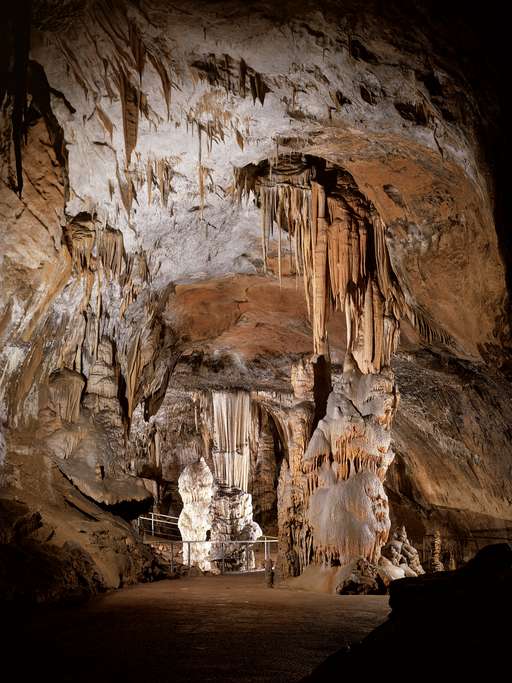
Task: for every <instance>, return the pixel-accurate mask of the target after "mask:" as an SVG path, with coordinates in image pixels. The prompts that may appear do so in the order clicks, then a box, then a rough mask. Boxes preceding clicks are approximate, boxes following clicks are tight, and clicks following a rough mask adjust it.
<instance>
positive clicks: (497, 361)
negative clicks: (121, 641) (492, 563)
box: [0, 0, 512, 590]
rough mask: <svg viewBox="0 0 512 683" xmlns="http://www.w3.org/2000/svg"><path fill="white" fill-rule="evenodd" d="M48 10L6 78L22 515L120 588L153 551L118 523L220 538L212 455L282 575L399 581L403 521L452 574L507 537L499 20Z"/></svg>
mask: <svg viewBox="0 0 512 683" xmlns="http://www.w3.org/2000/svg"><path fill="white" fill-rule="evenodd" d="M31 4H32V20H31V25H28V24H27V25H26V26H24V27H22V26H20V25H19V24H16V26H17V29H16V30H23V31H24V32H25V34H26V37H27V38H29V40H28V41H27V44H28V45H29V51H28V52H27V53H26V54H23V55H21V53H20V49H19V45H18V43H16V41H15V35H16V34H15V23H16V22H15V19H14V18H13V15H12V12H11V11H10V10H9V11H8V12H6V15H5V18H6V25H7V29H8V30H6V31H5V34H6V39H5V49H4V50H3V51H2V55H1V56H0V61H1V69H0V73H1V74H2V83H0V86H1V87H0V93H1V102H0V105H1V108H0V159H1V169H0V180H1V183H0V218H1V223H2V227H1V229H0V485H1V487H2V490H1V500H7V501H12V500H16V501H18V502H20V503H22V504H24V505H26V506H27V507H28V509H29V510H30V511H36V510H39V509H40V510H41V514H42V518H43V520H49V521H48V522H43V523H44V524H45V523H47V524H48V525H49V527H51V530H52V531H54V533H53V535H52V536H50V532H49V533H48V535H47V537H46V538H47V539H49V540H47V541H44V543H43V545H44V544H45V543H46V544H47V545H48V548H49V552H50V554H51V553H56V554H57V555H58V553H59V552H60V551H62V553H63V556H65V558H67V559H65V562H67V561H68V559H69V553H68V550H69V546H66V548H64V546H65V544H66V543H68V542H76V543H79V544H80V547H81V548H82V550H83V551H84V552H85V553H87V555H88V556H89V557H90V558H91V563H92V564H91V565H90V566H93V567H94V568H95V569H94V572H97V573H98V576H100V575H101V576H102V577H103V579H101V581H100V583H101V584H102V585H108V586H114V585H119V583H120V582H122V581H124V580H125V578H120V577H130V578H129V579H128V578H127V579H126V580H132V579H133V580H134V577H135V576H138V577H141V576H143V575H144V571H143V570H142V569H141V567H142V564H143V563H138V564H137V563H135V564H137V571H135V570H134V571H133V572H132V571H131V569H130V566H131V560H130V558H131V557H132V555H133V554H135V555H137V554H140V557H142V556H143V555H144V551H143V549H140V548H139V549H138V550H137V551H134V553H132V550H127V548H128V545H127V544H126V543H125V542H124V541H123V540H122V539H123V538H130V539H132V540H131V541H130V543H131V542H132V541H133V543H135V544H136V541H135V540H134V539H133V537H132V536H131V535H130V534H131V532H129V530H128V531H127V530H126V529H125V526H124V523H118V522H117V521H112V519H111V520H110V521H108V520H109V518H108V514H109V513H108V512H107V511H106V510H105V509H103V508H104V507H107V508H110V509H111V510H113V511H115V512H118V513H121V512H122V514H123V515H124V516H125V518H126V520H127V521H132V520H133V519H134V518H135V517H136V516H137V514H138V513H139V512H141V511H142V510H144V509H148V506H151V505H154V507H155V509H157V510H159V511H160V512H162V513H164V514H167V513H170V514H172V515H176V516H178V515H180V513H182V509H183V510H184V511H185V512H183V524H184V529H185V528H187V529H189V532H188V533H192V531H193V529H194V528H196V526H195V522H194V520H193V517H190V518H189V520H188V521H185V520H186V515H187V514H189V513H188V512H187V511H186V510H185V508H186V507H187V506H188V505H192V504H194V495H196V494H195V493H194V486H195V484H194V482H195V479H194V477H192V479H191V480H190V481H188V483H187V477H189V475H188V474H187V475H185V474H184V472H189V474H190V472H192V471H195V470H193V469H192V470H190V471H189V470H188V469H187V468H189V467H192V468H194V467H199V465H197V463H202V464H201V465H200V468H201V471H202V472H203V474H202V475H201V476H199V475H198V476H197V477H196V478H197V481H198V482H201V481H203V479H202V477H203V475H204V477H205V481H206V480H208V481H209V477H208V475H207V471H208V472H209V473H210V476H212V477H213V481H212V482H211V483H207V484H204V485H203V484H200V483H199V484H198V486H199V488H200V489H201V487H202V488H204V489H205V492H206V491H207V490H208V491H210V489H211V491H210V493H211V496H210V503H209V504H208V505H209V510H210V511H209V512H207V511H206V508H207V507H208V506H207V505H206V502H207V501H206V498H208V495H210V494H208V493H205V496H206V498H205V500H204V501H203V502H204V510H202V511H201V512H199V511H198V512H197V514H198V515H199V517H201V519H203V522H201V524H200V525H199V526H198V527H197V528H198V529H199V528H200V529H201V536H202V535H205V534H206V531H207V530H210V531H211V533H213V531H214V526H215V524H214V521H213V519H212V520H210V522H208V521H207V520H208V519H209V518H208V515H209V514H210V513H211V510H213V509H215V510H217V512H216V513H215V514H216V519H217V522H218V529H219V531H218V533H219V535H220V536H223V535H225V534H226V533H227V532H226V530H225V529H224V526H223V525H224V524H228V522H227V521H226V520H230V521H229V525H230V528H231V529H232V530H233V533H235V534H236V535H240V536H242V537H245V536H247V537H250V538H253V537H254V535H255V534H256V533H257V528H256V527H257V525H259V528H260V529H261V530H262V531H263V532H264V533H271V534H277V536H278V537H279V562H278V565H279V567H280V570H281V572H282V573H283V574H285V575H296V574H298V573H300V572H302V571H304V569H305V568H306V567H308V566H309V565H310V563H311V562H315V561H322V559H326V558H329V559H330V560H332V561H333V562H338V561H340V558H342V559H343V562H345V561H346V562H352V561H357V560H359V559H361V557H362V558H364V559H365V561H370V560H372V561H377V560H378V557H379V553H380V548H381V547H382V545H383V544H384V543H385V541H386V536H387V533H388V531H389V528H390V526H389V525H390V520H391V522H392V524H393V526H394V527H395V528H398V527H400V526H402V524H405V526H406V528H407V532H408V534H409V537H410V542H411V545H412V546H414V547H416V548H418V550H421V552H422V553H423V549H425V553H426V552H427V550H426V549H427V548H429V547H430V540H431V537H432V536H433V534H434V533H435V532H436V530H439V531H440V533H441V536H442V539H443V543H442V547H443V551H442V552H443V553H445V554H446V555H447V556H446V557H443V558H442V559H441V561H442V562H443V563H444V564H446V563H447V562H448V564H449V563H450V562H452V563H455V564H457V563H459V562H462V561H464V560H465V559H467V558H468V557H469V556H470V555H471V554H473V552H474V551H475V550H476V549H477V548H478V547H480V546H481V545H482V544H485V542H488V540H489V536H492V538H494V539H496V540H498V539H500V538H501V537H508V536H509V535H510V527H511V522H512V512H511V510H512V506H511V501H512V488H511V486H512V484H511V481H512V477H511V476H510V474H511V469H510V468H511V464H510V463H511V458H512V435H511V433H510V428H509V425H510V422H511V420H512V415H510V401H509V396H510V368H511V367H512V365H511V364H510V358H511V349H512V343H511V326H510V297H509V283H510V272H511V270H510V268H511V264H512V259H511V252H510V245H509V240H508V233H509V230H508V227H507V226H508V224H509V216H508V214H507V210H508V209H507V204H506V200H507V198H508V194H509V193H508V177H507V176H506V175H505V174H506V173H508V166H509V158H510V155H509V154H508V153H507V150H506V145H505V144H504V143H503V135H502V134H501V126H502V121H503V120H504V116H503V114H504V112H505V111H506V109H503V108H502V106H501V102H500V97H501V93H502V92H503V87H502V84H501V83H500V82H498V81H499V79H498V78H497V76H496V74H497V70H496V68H494V66H493V59H494V56H493V55H494V54H495V53H494V52H493V50H494V49H497V46H496V45H495V42H496V41H493V45H492V46H491V47H492V48H493V49H492V50H489V49H486V46H485V45H484V43H485V40H484V37H482V35H481V34H482V29H481V26H480V21H479V23H478V25H476V24H475V25H473V23H472V21H471V12H470V11H469V9H468V8H467V7H465V8H464V11H463V12H460V13H456V15H457V16H456V21H455V19H449V18H447V20H446V21H439V20H438V19H437V18H436V17H435V16H434V15H433V14H432V15H430V14H429V13H428V12H427V11H426V10H425V9H424V8H423V7H422V6H421V7H420V5H421V3H420V4H418V3H407V2H400V1H398V0H397V2H393V3H391V4H389V5H388V3H366V4H365V6H364V7H363V6H362V4H361V2H356V0H353V1H352V0H345V1H343V2H341V1H340V0H328V1H327V2H323V3H318V2H302V1H299V2H297V3H291V4H290V3H285V4H284V5H282V3H281V4H280V3H275V2H271V1H270V0H268V1H267V0H262V1H261V2H259V3H249V4H247V3H243V2H239V1H237V0H229V1H228V2H225V3H222V7H221V6H220V5H219V4H218V3H217V4H215V3H214V4H212V3H204V2H201V1H199V0H197V1H190V0H186V1H185V0H176V2H173V3H172V5H170V4H169V3H168V2H164V1H163V0H145V1H144V2H143V3H131V2H124V0H113V1H110V0H109V1H108V2H107V0H94V1H93V2H87V3H76V2H63V3H53V2H46V1H43V0H41V1H39V0H34V2H33V3H31ZM460 22H462V23H463V24H464V27H465V30H459V29H460ZM479 41H483V43H482V44H483V45H484V46H483V47H482V49H478V50H473V47H472V49H471V50H468V49H467V48H468V45H471V46H474V45H477V46H479V45H480V42H479ZM22 42H23V41H22ZM487 47H488V46H487ZM473 55H475V56H473ZM481 55H485V59H481V58H480V57H481ZM4 81H5V82H4ZM505 179H506V180H505ZM504 188H505V189H504ZM399 392H400V393H401V395H402V401H401V403H400V405H399V404H398V396H399ZM394 454H396V456H395V457H394ZM190 476H192V475H190ZM194 476H195V475H194ZM181 477H184V479H183V481H182V480H181ZM215 480H216V481H215ZM180 481H182V487H183V492H184V493H183V496H182V495H180V492H179V490H178V489H179V487H180V484H179V482H180ZM454 482H455V483H456V485H454ZM222 485H225V486H227V487H229V489H230V492H229V495H226V496H224V495H223V491H222ZM235 489H236V494H235V493H234V491H235ZM71 494H73V495H71ZM70 497H71V498H70ZM75 497H76V499H77V500H79V501H80V504H79V508H80V510H82V507H83V502H84V501H85V500H87V501H88V503H87V512H86V513H84V512H83V511H78V510H76V509H75V508H74V507H73V505H75V504H76V500H75ZM249 497H251V498H250V499H249ZM70 499H72V501H73V502H71V503H70V502H69V501H70ZM187 500H188V502H186V501H187ZM388 501H389V508H388ZM195 502H198V501H195ZM89 506H92V507H89ZM100 506H103V507H100ZM234 511H236V513H235V512H234ZM329 511H330V512H332V513H333V514H334V516H335V519H334V521H333V522H332V523H331V521H330V517H329V515H330V512H329ZM190 514H192V513H190ZM194 514H195V512H194ZM67 515H69V516H70V517H69V520H68V518H67ZM87 515H89V516H92V517H94V518H96V517H97V518H98V519H99V520H100V521H99V522H93V521H92V520H91V519H89V517H87ZM214 516H215V515H214ZM342 519H343V520H345V522H346V523H345V522H344V523H342ZM222 520H224V521H222ZM251 520H252V521H251ZM82 523H83V524H82ZM95 524H98V530H97V531H96V527H95ZM118 524H121V527H122V530H121V531H120V530H119V529H120V527H119V526H118ZM209 525H210V526H209ZM347 525H348V526H347ZM82 527H83V528H82ZM347 528H348V529H350V533H348V534H347V533H346V529H347ZM244 529H245V531H244ZM203 531H204V534H203ZM82 532H83V533H82ZM125 532H126V533H125ZM230 533H231V532H230ZM123 534H124V536H123ZM205 538H206V536H205ZM120 539H121V540H120ZM486 539H487V540H486ZM204 540H205V539H204ZM491 540H492V539H491ZM123 543H125V545H124V549H123ZM34 547H35V546H34ZM137 547H138V546H137ZM109 548H110V549H111V550H112V557H114V558H115V560H112V561H111V560H110V559H109V560H108V562H106V561H105V560H104V556H105V555H107V554H109V553H110V550H108V549H109ZM130 548H131V546H130ZM121 549H123V552H121ZM194 552H195V551H194ZM198 552H199V551H198ZM43 554H44V553H43ZM357 554H359V555H360V556H361V557H356V555H357ZM109 557H110V555H109ZM421 559H422V561H423V560H424V559H425V558H423V557H422V558H421ZM427 559H428V558H427ZM202 561H203V560H201V559H198V562H202ZM205 561H206V560H205ZM85 564H87V563H85ZM85 564H83V567H84V569H83V571H84V576H88V577H89V578H90V577H91V576H92V575H91V573H90V572H89V570H88V569H86V568H85ZM78 565H80V566H82V563H81V561H80V562H78ZM87 566H89V565H88V564H87ZM393 566H394V565H393ZM118 570H119V571H118ZM78 574H79V572H78ZM78 574H77V576H78ZM105 577H107V578H105ZM88 580H89V579H87V581H88ZM93 584H94V586H95V585H96V583H95V580H94V581H93V582H92V583H91V584H90V585H91V590H92V589H93V588H92V586H93ZM88 585H89V584H88ZM94 590H96V588H94Z"/></svg>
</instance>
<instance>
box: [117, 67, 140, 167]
mask: <svg viewBox="0 0 512 683" xmlns="http://www.w3.org/2000/svg"><path fill="white" fill-rule="evenodd" d="M116 75H117V86H118V88H119V96H120V98H121V107H122V118H123V134H124V148H125V157H126V166H127V167H129V165H130V161H131V158H132V152H133V150H134V149H135V147H136V145H137V135H138V130H139V105H140V97H139V90H138V89H137V88H136V87H135V86H134V85H133V84H132V83H131V82H130V79H129V77H128V74H127V73H126V71H125V68H124V67H123V65H122V64H121V63H120V62H118V63H117V69H116Z"/></svg>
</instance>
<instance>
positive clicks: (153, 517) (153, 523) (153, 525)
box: [151, 512, 155, 536]
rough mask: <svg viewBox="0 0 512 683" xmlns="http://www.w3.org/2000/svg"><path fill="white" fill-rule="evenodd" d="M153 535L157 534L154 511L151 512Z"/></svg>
mask: <svg viewBox="0 0 512 683" xmlns="http://www.w3.org/2000/svg"><path fill="white" fill-rule="evenodd" d="M151 535H152V536H154V535H155V515H154V513H153V512H152V513H151Z"/></svg>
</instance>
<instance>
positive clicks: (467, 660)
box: [303, 543, 512, 683]
mask: <svg viewBox="0 0 512 683" xmlns="http://www.w3.org/2000/svg"><path fill="white" fill-rule="evenodd" d="M389 604H390V606H391V609H392V611H391V614H390V616H389V618H388V620H387V621H386V622H384V623H383V624H382V625H381V626H379V627H377V628H376V629H375V630H374V631H372V632H371V633H370V634H369V635H368V636H367V637H366V638H365V639H364V640H363V641H362V642H361V643H360V644H358V645H356V646H354V647H353V648H352V649H349V648H346V649H344V650H340V651H339V652H337V653H336V654H334V655H332V656H331V657H329V658H328V659H327V660H326V661H325V662H324V663H323V664H321V665H320V666H319V667H317V668H316V669H315V670H314V671H313V673H312V674H311V675H310V676H308V677H307V678H305V679H303V681H304V683H305V682H306V681H307V682H308V683H313V682H315V683H316V682H317V681H318V682H319V683H320V682H322V683H324V682H325V681H337V680H341V679H342V678H345V677H346V676H348V675H350V674H358V675H359V674H361V672H365V676H367V675H369V674H370V673H373V672H375V673H378V672H382V669H383V667H385V663H386V662H388V663H391V662H392V663H393V664H392V667H391V668H392V669H393V670H394V671H396V672H398V670H401V671H403V672H405V671H407V672H408V673H409V674H412V675H414V677H415V678H419V679H420V680H423V679H424V678H425V679H426V678H427V677H428V678H432V677H435V679H437V680H446V678H447V677H448V675H450V676H452V680H461V678H455V679H454V678H453V675H454V674H456V675H457V676H458V677H460V676H471V675H474V674H475V672H476V671H480V670H482V669H485V670H486V671H487V673H490V672H491V671H495V670H496V671H497V670H501V671H507V669H508V667H509V664H510V660H509V657H510V627H509V618H510V613H511V608H512V546H511V545H510V544H505V543H503V544H495V545H490V546H487V547H485V548H483V549H482V550H480V552H479V553H478V554H477V555H476V556H475V557H474V558H473V559H472V560H471V561H470V562H468V564H467V565H465V566H464V567H462V568H461V569H458V570H456V571H451V572H438V573H435V574H425V575H423V576H419V577H416V578H405V579H400V580H397V581H394V582H393V583H392V584H391V586H390V599H389ZM397 667H398V668H397Z"/></svg>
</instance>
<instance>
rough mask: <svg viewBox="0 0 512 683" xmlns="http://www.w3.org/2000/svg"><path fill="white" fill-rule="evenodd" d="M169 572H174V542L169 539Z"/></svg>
mask: <svg viewBox="0 0 512 683" xmlns="http://www.w3.org/2000/svg"><path fill="white" fill-rule="evenodd" d="M171 572H172V573H173V574H174V543H173V542H172V541H171Z"/></svg>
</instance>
